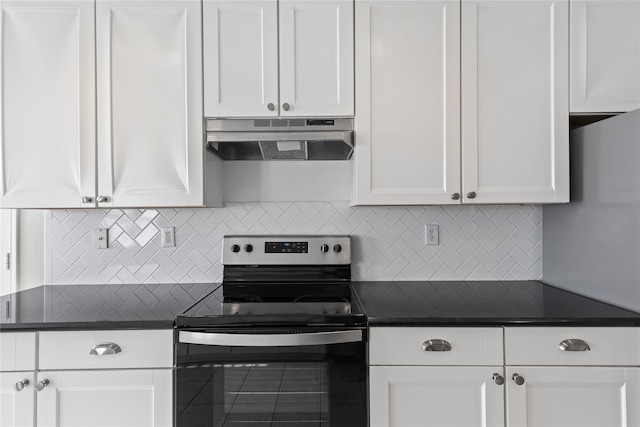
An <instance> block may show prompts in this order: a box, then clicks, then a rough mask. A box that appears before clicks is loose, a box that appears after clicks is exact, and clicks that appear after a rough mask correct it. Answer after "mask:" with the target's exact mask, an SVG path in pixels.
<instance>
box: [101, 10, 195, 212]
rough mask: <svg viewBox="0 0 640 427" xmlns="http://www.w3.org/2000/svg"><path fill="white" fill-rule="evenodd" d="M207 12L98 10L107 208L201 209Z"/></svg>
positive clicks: (103, 177) (103, 178) (103, 182)
mask: <svg viewBox="0 0 640 427" xmlns="http://www.w3.org/2000/svg"><path fill="white" fill-rule="evenodd" d="M200 20H201V13H200V4H199V2H197V1H193V0H184V1H154V2H145V1H140V2H135V1H132V2H125V1H99V2H98V3H97V13H96V22H97V46H98V48H97V53H98V56H97V58H98V59H97V67H98V82H99V85H98V118H99V123H100V127H99V132H98V160H99V176H98V195H100V196H107V197H108V198H109V199H108V201H107V202H106V203H100V206H104V207H108V206H189V205H193V206H198V205H202V203H203V201H202V198H203V195H202V185H203V182H202V173H203V171H202V167H203V164H202V163H203V150H202V71H201V62H202V61H201V43H202V42H201V30H200V25H201V24H200V22H201V21H200Z"/></svg>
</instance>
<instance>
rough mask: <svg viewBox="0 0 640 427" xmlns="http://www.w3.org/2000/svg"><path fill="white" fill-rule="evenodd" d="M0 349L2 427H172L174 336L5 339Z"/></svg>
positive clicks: (77, 334)
mask: <svg viewBox="0 0 640 427" xmlns="http://www.w3.org/2000/svg"><path fill="white" fill-rule="evenodd" d="M0 344H1V345H0V353H1V354H0V356H1V357H0V427H53V426H55V427H171V426H172V425H173V394H172V393H173V331H172V330H129V331H122V330H116V331H65V332H53V331H47V332H39V333H35V332H31V333H2V334H0ZM36 357H37V358H36Z"/></svg>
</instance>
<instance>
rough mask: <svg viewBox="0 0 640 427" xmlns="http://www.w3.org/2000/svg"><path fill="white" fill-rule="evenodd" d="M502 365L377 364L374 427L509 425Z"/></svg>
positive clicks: (371, 378)
mask: <svg viewBox="0 0 640 427" xmlns="http://www.w3.org/2000/svg"><path fill="white" fill-rule="evenodd" d="M494 375H495V376H496V377H497V376H499V377H500V378H502V377H503V375H502V366H498V367H482V366H372V367H371V368H370V371H369V381H370V385H371V390H372V392H371V399H370V407H371V412H370V414H371V427H391V426H394V427H425V426H438V427H459V426H465V427H476V426H477V427H493V426H496V427H497V426H503V425H504V394H503V389H504V386H501V385H498V384H497V383H495V382H494V380H493V379H492V378H493V377H494Z"/></svg>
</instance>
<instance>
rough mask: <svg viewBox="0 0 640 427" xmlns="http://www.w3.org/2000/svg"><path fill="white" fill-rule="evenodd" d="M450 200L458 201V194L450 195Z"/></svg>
mask: <svg viewBox="0 0 640 427" xmlns="http://www.w3.org/2000/svg"><path fill="white" fill-rule="evenodd" d="M451 199H453V200H460V193H453V194H452V195H451Z"/></svg>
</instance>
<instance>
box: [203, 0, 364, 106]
mask: <svg viewBox="0 0 640 427" xmlns="http://www.w3.org/2000/svg"><path fill="white" fill-rule="evenodd" d="M203 13H204V19H203V22H204V24H203V25H204V73H205V74H204V80H205V83H204V85H205V86H204V90H205V100H204V103H205V116H206V117H268V116H278V115H280V116H296V117H300V116H351V115H353V113H354V94H353V92H354V81H353V70H354V65H353V2H352V1H345V0H339V1H286V0H281V1H276V0H268V1H241V2H239V1H213V0H205V1H204V2H203Z"/></svg>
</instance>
